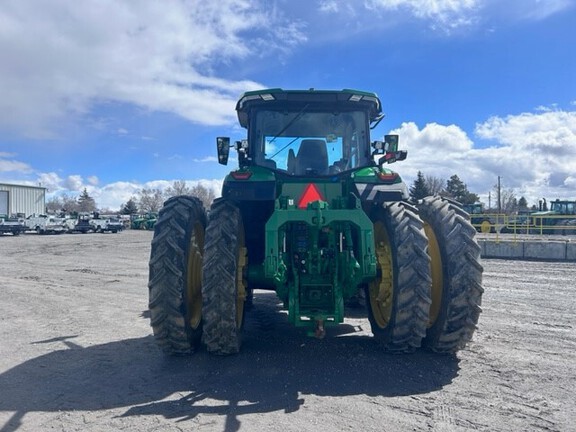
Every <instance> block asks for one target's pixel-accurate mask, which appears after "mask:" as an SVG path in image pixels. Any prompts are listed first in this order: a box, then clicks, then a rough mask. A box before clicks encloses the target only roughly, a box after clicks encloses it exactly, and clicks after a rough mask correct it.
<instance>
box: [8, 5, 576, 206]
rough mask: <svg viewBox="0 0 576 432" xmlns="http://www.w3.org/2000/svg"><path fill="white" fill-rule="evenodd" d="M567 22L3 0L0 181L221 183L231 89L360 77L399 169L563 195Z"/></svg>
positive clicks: (117, 201)
mask: <svg viewBox="0 0 576 432" xmlns="http://www.w3.org/2000/svg"><path fill="white" fill-rule="evenodd" d="M575 28H576V0H461V1H458V0H358V1H336V0H219V1H218V2H198V1H195V0H189V1H182V0H165V1H162V2H158V1H156V0H140V1H119V0H84V1H82V2H75V1H72V0H54V1H51V2H37V1H33V0H4V1H3V2H1V3H0V56H1V58H2V61H1V62H0V95H1V97H0V182H4V183H16V184H30V185H37V184H41V185H42V186H44V187H47V188H48V197H51V196H55V195H59V194H63V193H65V194H68V195H72V196H75V195H78V194H79V193H80V192H81V191H82V190H83V189H84V188H86V189H87V190H88V191H89V193H90V194H91V195H92V196H93V197H94V198H95V199H96V202H97V204H98V205H99V206H100V207H103V208H108V209H111V210H117V209H118V208H119V207H120V205H121V204H122V203H124V202H126V201H127V200H128V199H129V198H130V197H131V196H133V195H135V194H136V193H137V191H138V190H140V189H142V188H164V187H167V186H169V185H171V184H172V182H173V181H175V180H186V181H188V182H189V183H190V184H191V185H192V184H195V183H197V182H201V183H202V184H204V185H206V186H210V187H214V188H215V189H217V190H218V189H219V187H220V185H221V181H222V179H223V177H224V175H225V174H226V172H228V171H229V170H230V169H231V167H230V166H228V167H222V166H220V165H218V164H217V163H216V159H215V137H216V136H231V137H232V138H233V139H240V138H242V137H243V136H244V132H243V130H242V129H240V128H239V127H238V126H237V121H236V113H235V111H234V106H235V102H236V100H237V99H238V97H239V96H240V95H241V94H242V93H243V92H244V91H247V90H254V89H258V88H267V87H282V88H285V89H297V88H310V87H314V88H317V89H342V88H357V89H361V90H366V91H373V92H375V93H377V94H378V95H379V96H380V98H381V100H382V104H383V107H384V111H385V112H386V118H385V119H384V120H383V121H382V123H381V124H380V126H379V127H378V128H377V129H376V130H375V131H374V135H373V138H374V139H379V138H381V137H382V136H383V135H384V134H386V133H390V132H393V133H398V134H399V135H400V143H401V147H403V148H404V149H407V150H408V159H407V160H406V161H404V162H400V163H397V164H395V165H394V166H392V167H393V168H394V169H396V170H397V171H398V172H400V174H402V175H403V177H404V178H405V181H406V182H407V183H408V184H411V183H412V181H413V180H414V178H415V176H416V173H417V172H418V171H419V170H420V171H422V172H423V173H424V174H425V175H433V176H435V177H440V178H444V179H447V178H449V177H450V176H451V175H453V174H458V175H459V177H460V178H461V179H462V180H463V181H464V182H465V183H466V184H467V185H468V187H469V189H470V190H471V191H472V192H475V193H477V194H478V195H480V197H481V198H482V200H483V201H484V202H485V203H487V202H488V193H489V191H491V190H493V187H494V185H495V184H496V182H497V178H498V176H501V178H502V185H503V187H504V188H506V189H510V190H512V191H513V192H514V193H515V194H516V196H517V197H518V198H519V197H520V196H525V197H526V198H527V199H528V202H529V204H533V203H535V202H537V200H538V199H540V198H542V197H545V198H547V199H548V200H550V199H555V198H572V199H576V55H574V49H575V48H574V47H575V46H576V30H575ZM492 196H494V195H493V194H492Z"/></svg>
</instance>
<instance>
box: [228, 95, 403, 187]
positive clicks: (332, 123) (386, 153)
mask: <svg viewBox="0 0 576 432" xmlns="http://www.w3.org/2000/svg"><path fill="white" fill-rule="evenodd" d="M236 110H237V113H238V119H239V121H240V124H241V126H242V127H244V128H246V129H248V138H247V139H246V140H242V141H237V142H236V143H235V145H234V148H235V149H236V150H237V152H238V155H239V165H240V168H243V167H248V166H260V167H265V168H269V169H271V170H274V171H277V172H279V173H282V174H285V175H288V176H296V177H322V176H334V175H337V174H340V173H345V172H350V171H354V170H358V169H360V168H364V167H372V166H376V162H375V157H377V156H378V155H380V156H379V159H380V160H378V163H379V164H382V163H384V162H388V163H390V162H394V161H396V160H402V159H404V158H405V157H406V152H398V149H397V143H398V137H397V136H396V135H388V136H387V137H386V139H385V141H384V142H381V141H375V142H373V143H370V128H371V127H372V128H373V127H375V126H376V125H377V124H378V123H379V121H380V120H381V119H382V118H383V117H384V115H383V114H382V112H381V106H380V100H379V99H378V97H377V96H376V95H375V94H373V93H367V92H359V91H355V90H342V91H318V90H308V91H284V90H281V89H269V90H261V91H255V92H248V93H245V94H244V95H243V97H242V98H241V99H240V101H239V102H238V104H237V106H236ZM217 148H218V158H219V162H220V163H222V164H226V163H227V161H228V152H229V148H230V140H229V138H223V137H219V138H217Z"/></svg>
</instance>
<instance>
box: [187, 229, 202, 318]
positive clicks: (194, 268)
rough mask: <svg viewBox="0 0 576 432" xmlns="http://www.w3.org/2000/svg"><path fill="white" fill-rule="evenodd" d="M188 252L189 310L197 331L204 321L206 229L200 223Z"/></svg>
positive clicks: (194, 232) (191, 239) (191, 238)
mask: <svg viewBox="0 0 576 432" xmlns="http://www.w3.org/2000/svg"><path fill="white" fill-rule="evenodd" d="M188 250H189V253H188V265H187V281H186V294H187V295H186V299H187V310H188V316H189V324H190V327H192V328H193V329H196V328H198V326H199V325H200V321H201V320H202V252H203V251H204V227H203V226H202V224H200V223H199V222H198V223H196V224H195V225H194V228H193V229H192V236H191V237H190V243H189V249H188Z"/></svg>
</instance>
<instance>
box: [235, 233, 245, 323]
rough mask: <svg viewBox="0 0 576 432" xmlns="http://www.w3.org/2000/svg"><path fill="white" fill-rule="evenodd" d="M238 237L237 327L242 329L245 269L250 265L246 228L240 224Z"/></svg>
mask: <svg viewBox="0 0 576 432" xmlns="http://www.w3.org/2000/svg"><path fill="white" fill-rule="evenodd" d="M239 231H240V233H239V235H238V242H239V245H238V246H239V247H238V259H237V262H238V264H237V266H236V287H237V290H236V292H237V296H236V326H237V327H238V328H240V326H241V325H242V320H243V319H244V302H245V301H246V281H245V279H244V269H245V268H246V266H247V265H248V249H246V247H245V246H244V226H243V225H242V224H240V227H239Z"/></svg>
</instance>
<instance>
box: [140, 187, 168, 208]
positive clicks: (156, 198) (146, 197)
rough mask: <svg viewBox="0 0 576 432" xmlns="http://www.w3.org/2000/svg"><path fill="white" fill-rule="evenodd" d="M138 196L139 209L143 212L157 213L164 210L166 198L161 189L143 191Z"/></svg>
mask: <svg viewBox="0 0 576 432" xmlns="http://www.w3.org/2000/svg"><path fill="white" fill-rule="evenodd" d="M138 195H139V198H138V208H139V209H140V211H141V212H143V213H156V212H158V211H160V209H161V208H162V204H163V203H164V197H163V196H162V191H161V190H160V189H142V190H141V191H139V192H138Z"/></svg>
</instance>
